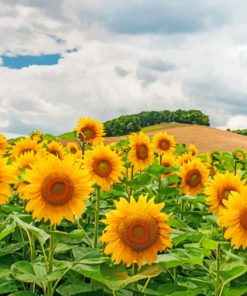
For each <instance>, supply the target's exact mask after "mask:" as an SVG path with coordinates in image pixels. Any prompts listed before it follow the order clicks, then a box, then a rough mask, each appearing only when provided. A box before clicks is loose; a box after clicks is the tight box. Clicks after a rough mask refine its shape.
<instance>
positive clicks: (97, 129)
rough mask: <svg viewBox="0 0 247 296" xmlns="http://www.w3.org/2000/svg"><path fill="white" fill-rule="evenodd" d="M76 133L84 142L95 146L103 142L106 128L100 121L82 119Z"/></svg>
mask: <svg viewBox="0 0 247 296" xmlns="http://www.w3.org/2000/svg"><path fill="white" fill-rule="evenodd" d="M75 131H76V132H77V134H78V136H79V138H81V139H82V141H83V142H87V143H92V144H95V143H99V142H102V141H103V136H104V126H103V124H102V123H101V122H100V121H98V120H95V119H91V118H86V117H81V118H80V119H79V123H78V125H77V126H76V128H75Z"/></svg>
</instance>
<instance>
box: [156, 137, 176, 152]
mask: <svg viewBox="0 0 247 296" xmlns="http://www.w3.org/2000/svg"><path fill="white" fill-rule="evenodd" d="M153 146H154V151H155V152H157V153H160V154H163V153H167V152H171V151H173V150H174V149H175V146H176V142H175V140H174V137H173V136H172V135H168V134H167V133H157V134H155V135H154V137H153Z"/></svg>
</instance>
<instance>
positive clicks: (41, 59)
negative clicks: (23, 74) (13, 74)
mask: <svg viewBox="0 0 247 296" xmlns="http://www.w3.org/2000/svg"><path fill="white" fill-rule="evenodd" d="M0 58H2V61H3V65H2V66H4V67H8V68H12V69H22V68H25V67H28V66H32V65H56V64H58V61H59V60H60V58H61V54H45V55H40V56H32V55H17V56H0Z"/></svg>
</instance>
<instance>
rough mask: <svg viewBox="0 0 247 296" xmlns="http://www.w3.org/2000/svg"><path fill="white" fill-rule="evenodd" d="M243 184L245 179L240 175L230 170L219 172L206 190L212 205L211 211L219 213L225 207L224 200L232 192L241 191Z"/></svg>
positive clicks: (208, 200)
mask: <svg viewBox="0 0 247 296" xmlns="http://www.w3.org/2000/svg"><path fill="white" fill-rule="evenodd" d="M243 185H244V184H243V181H241V179H240V177H239V176H238V175H236V176H235V175H234V174H233V173H230V172H226V173H225V174H220V173H217V174H216V175H215V177H214V179H212V180H210V181H209V182H208V186H207V187H206V189H205V190H204V193H205V194H206V195H207V196H208V197H207V203H208V205H209V206H210V209H209V210H210V212H212V213H214V214H218V212H219V210H220V209H221V208H222V207H224V204H223V201H224V200H225V199H228V197H229V195H230V193H231V192H234V191H236V192H240V190H241V188H242V187H243Z"/></svg>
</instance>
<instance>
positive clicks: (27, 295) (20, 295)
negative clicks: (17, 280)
mask: <svg viewBox="0 0 247 296" xmlns="http://www.w3.org/2000/svg"><path fill="white" fill-rule="evenodd" d="M9 296H38V294H36V293H33V292H30V291H20V292H15V293H11V294H9Z"/></svg>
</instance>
